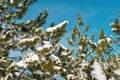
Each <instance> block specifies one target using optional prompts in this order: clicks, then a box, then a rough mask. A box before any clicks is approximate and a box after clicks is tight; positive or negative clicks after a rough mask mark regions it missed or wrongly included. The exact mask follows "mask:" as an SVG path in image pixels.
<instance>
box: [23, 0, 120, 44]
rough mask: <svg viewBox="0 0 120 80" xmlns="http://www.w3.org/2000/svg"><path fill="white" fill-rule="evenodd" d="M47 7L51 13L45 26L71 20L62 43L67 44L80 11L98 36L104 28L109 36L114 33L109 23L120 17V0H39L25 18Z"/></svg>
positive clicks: (37, 13) (91, 29)
mask: <svg viewBox="0 0 120 80" xmlns="http://www.w3.org/2000/svg"><path fill="white" fill-rule="evenodd" d="M46 8H47V9H48V13H49V15H48V18H47V24H46V25H45V26H44V27H45V28H47V27H49V25H50V24H51V22H55V24H58V23H60V22H62V21H64V20H68V21H69V24H68V26H67V30H68V33H67V34H66V36H65V37H64V38H63V39H62V40H61V43H63V44H65V45H67V44H66V42H67V38H68V36H70V35H71V32H72V29H73V27H74V25H75V24H77V14H78V13H81V14H82V17H83V21H84V24H87V23H90V30H89V32H94V33H95V34H96V36H97V35H98V33H99V31H100V30H101V29H104V30H105V32H106V34H107V35H108V36H109V35H111V34H113V33H112V32H111V28H110V26H109V24H110V23H111V22H113V21H114V19H115V18H116V17H118V12H119V11H120V0H37V2H35V3H33V4H32V5H31V7H30V9H29V11H28V12H27V14H26V16H25V17H24V19H25V20H27V19H32V18H35V17H37V16H38V15H39V13H40V12H41V11H43V10H44V9H46ZM84 26H85V25H84Z"/></svg>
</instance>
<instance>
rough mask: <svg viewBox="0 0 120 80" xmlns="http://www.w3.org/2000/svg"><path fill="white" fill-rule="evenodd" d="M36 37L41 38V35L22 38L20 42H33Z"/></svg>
mask: <svg viewBox="0 0 120 80" xmlns="http://www.w3.org/2000/svg"><path fill="white" fill-rule="evenodd" d="M35 39H39V37H33V38H25V39H22V40H20V42H19V44H24V43H26V42H33V41H34V40H35Z"/></svg>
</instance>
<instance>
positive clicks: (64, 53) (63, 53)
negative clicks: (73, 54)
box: [61, 51, 69, 56]
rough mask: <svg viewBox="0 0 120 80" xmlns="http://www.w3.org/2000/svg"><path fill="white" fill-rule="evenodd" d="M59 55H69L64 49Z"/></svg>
mask: <svg viewBox="0 0 120 80" xmlns="http://www.w3.org/2000/svg"><path fill="white" fill-rule="evenodd" d="M61 55H62V56H67V55H69V53H68V52H65V51H64V52H62V53H61Z"/></svg>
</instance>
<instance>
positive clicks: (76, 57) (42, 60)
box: [0, 0, 120, 80]
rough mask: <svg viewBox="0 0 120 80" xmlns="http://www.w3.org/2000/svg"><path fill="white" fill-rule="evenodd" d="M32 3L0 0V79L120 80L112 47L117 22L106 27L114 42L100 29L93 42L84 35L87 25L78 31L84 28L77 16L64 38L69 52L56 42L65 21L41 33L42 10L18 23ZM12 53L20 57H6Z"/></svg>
mask: <svg viewBox="0 0 120 80" xmlns="http://www.w3.org/2000/svg"><path fill="white" fill-rule="evenodd" d="M33 2H35V0H1V1H0V80H58V77H62V78H63V79H65V80H99V78H98V77H99V76H100V75H99V74H101V76H104V77H105V78H106V80H109V79H112V78H114V79H115V80H120V75H119V74H117V73H116V71H118V70H120V59H119V58H120V53H119V51H116V49H115V48H114V45H120V43H119V41H118V40H119V35H120V32H119V30H120V29H119V26H120V23H119V20H118V19H115V22H114V23H111V24H110V26H111V27H112V31H113V32H114V33H115V34H116V35H118V40H115V39H114V38H113V37H112V36H109V37H108V36H107V35H106V34H105V31H104V30H103V29H102V30H101V31H100V34H99V38H98V42H95V40H94V39H95V34H94V33H91V36H90V37H89V36H88V34H87V32H88V30H89V28H90V24H87V25H86V26H85V29H83V30H81V27H83V26H84V25H83V20H82V16H81V15H80V14H78V24H76V25H75V26H74V29H73V32H72V35H71V37H70V38H68V43H69V45H70V46H71V47H72V49H69V48H67V47H65V46H64V45H63V44H60V43H59V42H60V40H61V38H62V37H63V36H65V34H66V32H67V30H66V26H67V24H68V21H67V20H65V21H63V22H61V23H59V24H57V25H55V24H54V23H52V24H51V25H50V27H48V28H47V29H46V30H43V28H42V26H43V25H44V24H45V23H46V18H47V16H48V12H47V9H45V10H44V11H43V12H42V13H40V14H39V15H38V17H37V18H35V19H31V20H28V21H26V22H23V21H21V19H22V18H23V17H24V15H25V14H26V12H27V11H28V10H29V6H30V5H31V4H32V3H33ZM113 44H114V45H113ZM14 51H17V52H18V53H17V52H16V55H19V54H22V56H19V57H16V56H13V57H10V54H12V52H14ZM112 52H115V53H116V54H112ZM95 53H96V54H95ZM106 57H107V58H106ZM96 64H97V65H98V66H99V68H100V70H101V73H99V74H97V73H96V72H95V69H96Z"/></svg>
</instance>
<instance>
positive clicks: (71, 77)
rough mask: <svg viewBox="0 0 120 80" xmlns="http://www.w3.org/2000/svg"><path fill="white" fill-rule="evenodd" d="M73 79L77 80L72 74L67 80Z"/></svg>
mask: <svg viewBox="0 0 120 80" xmlns="http://www.w3.org/2000/svg"><path fill="white" fill-rule="evenodd" d="M73 79H75V76H74V75H72V74H68V75H67V80H73Z"/></svg>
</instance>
